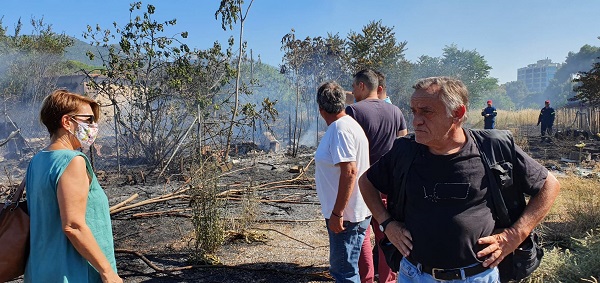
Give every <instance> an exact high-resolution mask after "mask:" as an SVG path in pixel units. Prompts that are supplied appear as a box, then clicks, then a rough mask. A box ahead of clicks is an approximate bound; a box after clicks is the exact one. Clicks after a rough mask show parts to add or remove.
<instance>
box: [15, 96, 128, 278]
mask: <svg viewBox="0 0 600 283" xmlns="http://www.w3.org/2000/svg"><path fill="white" fill-rule="evenodd" d="M99 114H100V106H99V105H98V103H96V102H95V101H94V100H92V99H90V98H89V97H86V96H82V95H79V94H75V93H70V92H68V91H66V90H57V91H54V92H53V93H52V94H50V95H48V96H47V97H46V98H45V99H44V102H43V103H42V109H41V111H40V120H41V122H42V123H43V124H44V125H45V126H46V128H47V129H48V132H49V133H50V145H48V146H47V147H46V148H44V149H43V150H41V151H40V152H38V153H37V154H36V155H35V156H34V157H33V158H32V160H31V162H30V164H29V167H28V169H27V176H26V192H27V203H28V208H29V215H30V220H31V224H30V225H31V229H30V233H31V235H30V244H31V245H30V253H29V259H28V261H27V267H26V270H25V275H24V281H25V282H123V280H122V279H121V278H120V277H119V276H118V275H117V269H116V263H115V255H114V245H113V236H112V228H111V222H110V214H109V206H108V198H107V197H106V195H105V194H104V191H103V190H102V188H101V187H100V184H99V183H98V180H97V179H96V175H95V174H94V172H93V171H92V167H91V164H90V162H89V160H88V158H87V157H86V156H85V155H84V154H83V153H82V152H81V151H79V150H78V149H81V148H83V149H87V148H89V147H90V146H91V145H92V143H93V142H94V140H95V138H96V136H97V134H98V124H97V122H98V118H99V117H98V116H99Z"/></svg>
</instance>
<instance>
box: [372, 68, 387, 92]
mask: <svg viewBox="0 0 600 283" xmlns="http://www.w3.org/2000/svg"><path fill="white" fill-rule="evenodd" d="M375 74H376V75H377V86H380V87H382V88H383V89H385V88H386V86H385V75H384V74H383V73H382V72H380V71H377V70H376V71H375Z"/></svg>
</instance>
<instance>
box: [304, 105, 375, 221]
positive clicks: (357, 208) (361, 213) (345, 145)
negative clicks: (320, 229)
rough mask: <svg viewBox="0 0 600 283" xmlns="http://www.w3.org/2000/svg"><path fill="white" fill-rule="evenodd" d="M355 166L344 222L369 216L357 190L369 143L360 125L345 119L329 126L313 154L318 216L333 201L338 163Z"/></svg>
mask: <svg viewBox="0 0 600 283" xmlns="http://www.w3.org/2000/svg"><path fill="white" fill-rule="evenodd" d="M352 161H355V162H356V167H357V171H358V175H357V177H356V182H355V183H354V190H353V191H352V195H351V196H350V200H349V201H348V205H347V206H346V208H345V209H344V220H347V221H350V222H360V221H363V220H365V218H367V217H368V216H370V215H371V211H369V209H368V208H367V205H366V204H365V201H364V200H363V197H362V195H361V194H360V190H359V188H358V177H360V175H362V174H363V173H364V172H365V171H367V169H369V141H368V140H367V136H366V135H365V132H364V131H363V129H362V128H361V127H360V125H359V124H358V123H357V122H356V121H355V120H354V119H353V118H352V117H350V116H348V115H346V116H343V117H342V118H340V119H338V120H336V121H334V122H333V123H331V124H330V125H329V127H328V128H327V131H326V132H325V135H324V136H323V138H322V139H321V142H320V143H319V146H318V147H317V151H316V153H315V181H316V184H317V195H318V196H319V201H320V202H321V212H322V213H323V216H324V217H325V218H329V217H330V216H331V211H332V210H333V206H334V205H335V200H336V198H337V193H338V187H339V181H340V174H341V170H340V166H339V163H340V162H352Z"/></svg>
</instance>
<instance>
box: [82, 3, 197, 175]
mask: <svg viewBox="0 0 600 283" xmlns="http://www.w3.org/2000/svg"><path fill="white" fill-rule="evenodd" d="M145 8H146V9H145V11H143V12H142V11H141V9H142V3H141V2H135V3H133V4H131V6H130V9H129V12H130V14H131V16H130V21H129V22H128V23H126V24H125V26H123V27H119V26H118V25H117V23H114V27H115V30H114V31H112V30H104V31H102V30H101V28H100V27H99V26H97V27H96V29H92V27H90V26H88V31H87V32H86V33H85V34H84V37H85V38H89V39H92V41H93V42H92V44H93V45H94V46H101V47H105V48H108V49H109V53H108V55H106V56H103V55H101V59H102V61H103V64H104V69H103V70H101V72H102V74H103V75H104V76H106V79H105V80H102V81H101V82H100V83H97V84H94V85H93V86H94V87H95V88H96V90H97V91H98V93H99V94H100V95H104V96H106V98H107V99H108V100H109V101H110V103H111V105H112V106H113V108H114V119H115V120H116V122H117V123H118V124H119V126H120V127H121V128H122V129H123V130H122V131H123V132H122V133H121V134H122V135H121V136H120V137H122V138H123V140H122V141H121V144H123V145H126V146H128V148H127V150H126V152H127V154H128V155H131V156H136V155H138V154H143V155H144V156H145V158H146V161H147V162H149V163H150V164H158V163H159V162H160V161H161V160H163V159H164V158H165V157H166V156H167V154H169V153H170V152H171V150H173V147H174V145H175V143H176V142H177V141H178V139H179V138H180V136H181V135H182V132H183V131H182V128H187V127H186V126H187V125H188V124H189V119H188V118H189V117H190V115H192V114H191V113H190V112H188V111H185V110H186V109H185V106H186V104H185V103H184V102H185V100H184V98H186V97H187V96H190V94H189V93H188V91H195V90H192V89H191V88H186V87H185V86H186V85H187V84H188V83H190V80H191V76H193V75H194V73H189V76H186V77H182V76H181V74H182V73H185V72H184V70H185V71H189V70H190V68H187V69H186V67H187V66H190V65H191V64H190V63H189V58H190V57H189V55H188V53H189V52H190V49H189V48H188V46H187V45H186V44H184V43H182V42H181V40H182V39H184V38H186V37H187V32H181V33H179V34H177V35H175V36H165V35H163V33H164V32H165V28H166V27H169V26H173V25H175V24H176V20H175V19H173V20H168V21H164V22H158V21H156V20H154V19H153V15H154V12H155V7H154V6H153V5H147V6H146V7H145ZM138 12H140V13H141V15H139V14H137V13H138ZM114 39H118V40H119V47H120V48H118V49H117V48H116V47H115V46H114V45H109V44H108V42H110V41H111V40H114ZM88 55H89V56H90V59H91V58H92V57H93V56H94V54H92V53H91V52H90V53H88ZM132 141H134V142H132Z"/></svg>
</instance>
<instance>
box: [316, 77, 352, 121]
mask: <svg viewBox="0 0 600 283" xmlns="http://www.w3.org/2000/svg"><path fill="white" fill-rule="evenodd" d="M345 102H346V92H345V91H344V89H343V88H342V87H341V86H340V85H339V84H338V83H337V82H335V81H329V82H326V83H323V84H322V85H321V86H319V89H318V90H317V103H318V104H319V108H320V109H323V110H324V111H325V112H327V113H329V114H338V113H340V112H342V111H344V107H345Z"/></svg>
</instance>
